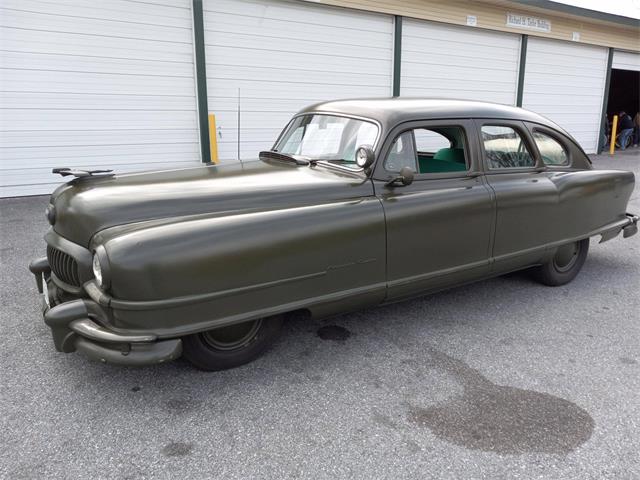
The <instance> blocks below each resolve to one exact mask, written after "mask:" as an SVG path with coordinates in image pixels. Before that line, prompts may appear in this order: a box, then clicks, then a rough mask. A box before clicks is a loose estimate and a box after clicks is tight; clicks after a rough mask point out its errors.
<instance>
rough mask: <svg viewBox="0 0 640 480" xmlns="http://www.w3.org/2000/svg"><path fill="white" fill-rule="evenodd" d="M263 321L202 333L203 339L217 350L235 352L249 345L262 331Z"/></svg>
mask: <svg viewBox="0 0 640 480" xmlns="http://www.w3.org/2000/svg"><path fill="white" fill-rule="evenodd" d="M261 325H262V319H258V320H254V321H253V322H244V323H239V324H237V325H229V326H228V327H221V328H216V329H214V330H209V331H208V332H204V333H201V334H200V335H201V336H202V339H203V340H204V341H205V342H206V343H207V345H209V346H210V347H212V348H214V349H216V350H234V349H236V348H240V347H243V346H245V345H246V344H247V343H249V342H250V341H251V340H252V339H253V338H254V337H255V336H256V333H258V330H260V326H261Z"/></svg>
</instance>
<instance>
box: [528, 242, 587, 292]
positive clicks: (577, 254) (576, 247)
mask: <svg viewBox="0 0 640 480" xmlns="http://www.w3.org/2000/svg"><path fill="white" fill-rule="evenodd" d="M588 252H589V239H588V238H585V239H584V240H580V241H578V242H573V243H568V244H567V245H562V246H561V247H558V250H557V251H556V253H555V255H554V256H553V258H552V259H551V260H549V261H548V262H547V263H545V264H544V265H541V266H540V267H537V268H536V269H534V271H533V272H534V275H535V277H536V279H537V280H538V281H539V282H540V283H543V284H544V285H549V286H552V287H556V286H559V285H564V284H566V283H569V282H570V281H571V280H573V279H574V278H575V277H576V275H578V272H580V269H582V265H584V262H585V260H586V258H587V253H588Z"/></svg>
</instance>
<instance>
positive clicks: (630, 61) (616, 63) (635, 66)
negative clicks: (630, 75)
mask: <svg viewBox="0 0 640 480" xmlns="http://www.w3.org/2000/svg"><path fill="white" fill-rule="evenodd" d="M611 68H617V69H619V70H633V71H636V72H640V53H633V52H623V51H621V50H614V52H613V64H612V66H611ZM636 87H637V85H636Z"/></svg>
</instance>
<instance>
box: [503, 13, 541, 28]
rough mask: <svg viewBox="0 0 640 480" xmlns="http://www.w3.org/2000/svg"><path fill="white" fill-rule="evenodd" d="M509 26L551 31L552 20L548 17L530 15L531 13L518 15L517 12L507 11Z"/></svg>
mask: <svg viewBox="0 0 640 480" xmlns="http://www.w3.org/2000/svg"><path fill="white" fill-rule="evenodd" d="M507 26H508V27H515V28H526V29H528V30H537V31H538V32H550V31H551V22H550V21H549V20H547V19H546V18H539V17H530V16H529V15H518V14H515V13H507Z"/></svg>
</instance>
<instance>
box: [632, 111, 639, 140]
mask: <svg viewBox="0 0 640 480" xmlns="http://www.w3.org/2000/svg"><path fill="white" fill-rule="evenodd" d="M638 144H640V112H638V113H636V116H635V117H633V146H634V147H637V146H638Z"/></svg>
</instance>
